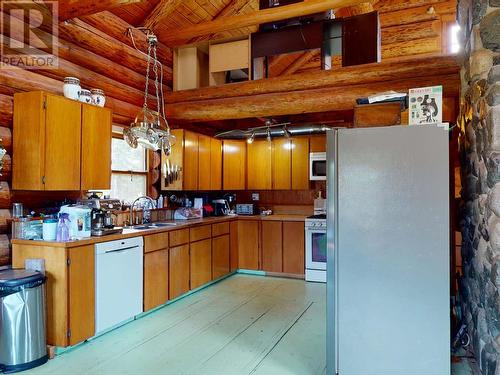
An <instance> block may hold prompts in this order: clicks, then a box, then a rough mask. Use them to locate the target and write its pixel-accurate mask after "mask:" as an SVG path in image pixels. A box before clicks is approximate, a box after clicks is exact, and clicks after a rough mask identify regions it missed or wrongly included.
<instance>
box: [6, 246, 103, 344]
mask: <svg viewBox="0 0 500 375" xmlns="http://www.w3.org/2000/svg"><path fill="white" fill-rule="evenodd" d="M26 259H44V260H45V271H46V276H47V283H46V313H47V344H49V345H54V346H59V347H67V346H70V345H76V344H78V343H80V342H83V341H85V340H86V339H88V338H90V337H92V336H94V334H95V263H94V262H95V260H94V259H95V251H94V245H86V246H78V247H71V248H65V247H51V246H38V245H20V244H13V245H12V266H13V267H14V268H24V262H25V260H26Z"/></svg>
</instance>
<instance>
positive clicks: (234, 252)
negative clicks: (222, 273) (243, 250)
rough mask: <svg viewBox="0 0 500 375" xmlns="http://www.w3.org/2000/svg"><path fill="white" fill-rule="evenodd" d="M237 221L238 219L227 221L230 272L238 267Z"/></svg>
mask: <svg viewBox="0 0 500 375" xmlns="http://www.w3.org/2000/svg"><path fill="white" fill-rule="evenodd" d="M238 223H239V222H238V221H231V222H230V223H229V268H230V271H231V272H233V271H236V270H237V269H238V268H239V267H238V264H239V259H238V253H239V251H238Z"/></svg>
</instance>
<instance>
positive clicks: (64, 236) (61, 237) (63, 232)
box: [56, 213, 69, 242]
mask: <svg viewBox="0 0 500 375" xmlns="http://www.w3.org/2000/svg"><path fill="white" fill-rule="evenodd" d="M66 221H69V214H67V213H62V214H59V223H58V224H57V234H56V241H57V242H65V241H69V228H68V226H67V225H66Z"/></svg>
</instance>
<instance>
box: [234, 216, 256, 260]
mask: <svg viewBox="0 0 500 375" xmlns="http://www.w3.org/2000/svg"><path fill="white" fill-rule="evenodd" d="M259 251H260V222H259V221H257V220H239V221H238V268H240V269H246V270H258V269H259Z"/></svg>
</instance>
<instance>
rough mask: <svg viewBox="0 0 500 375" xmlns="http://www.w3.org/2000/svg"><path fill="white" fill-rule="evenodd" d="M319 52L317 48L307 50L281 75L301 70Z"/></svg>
mask: <svg viewBox="0 0 500 375" xmlns="http://www.w3.org/2000/svg"><path fill="white" fill-rule="evenodd" d="M317 53H318V51H317V50H311V51H305V52H304V53H303V54H302V55H301V56H299V58H298V59H297V60H295V61H294V62H292V63H291V64H290V65H289V66H288V67H287V68H286V69H285V70H284V71H283V72H282V73H281V74H280V75H282V76H286V75H290V74H293V73H295V72H296V71H297V70H300V68H302V67H303V66H304V65H305V64H307V63H308V62H309V61H310V60H311V59H312V58H314V57H315V56H316V54H317Z"/></svg>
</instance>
